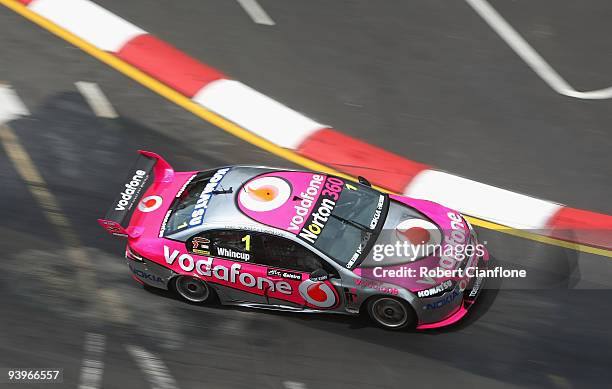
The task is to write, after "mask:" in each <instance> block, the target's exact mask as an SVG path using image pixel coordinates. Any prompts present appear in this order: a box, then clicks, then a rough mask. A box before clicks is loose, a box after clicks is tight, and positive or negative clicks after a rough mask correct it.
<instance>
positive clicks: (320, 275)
mask: <svg viewBox="0 0 612 389" xmlns="http://www.w3.org/2000/svg"><path fill="white" fill-rule="evenodd" d="M310 279H311V280H312V281H326V280H328V279H329V273H328V272H326V271H325V270H323V269H317V270H315V271H313V272H312V273H310Z"/></svg>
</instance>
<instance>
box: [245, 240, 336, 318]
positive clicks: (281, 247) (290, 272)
mask: <svg viewBox="0 0 612 389" xmlns="http://www.w3.org/2000/svg"><path fill="white" fill-rule="evenodd" d="M258 238H259V239H258V241H259V242H258V244H260V245H261V246H260V247H258V250H260V251H261V252H260V255H258V256H257V258H255V262H257V263H258V264H260V265H264V266H265V267H266V269H267V270H266V274H267V276H268V277H269V278H270V279H271V280H272V281H274V282H286V283H287V284H289V286H290V293H286V292H285V293H281V292H279V291H278V290H272V289H270V290H268V292H267V297H268V302H269V303H270V304H277V305H287V304H288V305H289V306H292V307H295V306H301V307H306V308H310V309H332V308H335V307H337V306H338V304H340V295H339V293H338V291H337V290H336V287H335V286H334V285H333V284H332V282H331V281H330V280H329V279H327V280H314V279H311V274H312V273H313V272H314V271H315V270H324V271H325V272H326V273H328V274H329V275H330V277H332V278H334V277H338V274H337V272H336V270H335V269H334V268H333V267H332V266H330V265H329V264H328V263H327V262H325V260H323V259H322V258H320V257H318V256H317V255H316V254H315V253H313V252H312V251H310V250H309V249H308V248H306V247H304V246H302V245H301V244H299V243H298V242H294V241H292V240H290V239H287V238H284V237H281V236H277V235H272V234H264V233H262V234H260V235H259V237H258Z"/></svg>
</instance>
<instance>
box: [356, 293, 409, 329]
mask: <svg viewBox="0 0 612 389" xmlns="http://www.w3.org/2000/svg"><path fill="white" fill-rule="evenodd" d="M367 307H368V314H369V315H370V318H371V319H372V320H373V321H374V322H375V323H376V324H377V325H379V326H381V327H383V328H387V329H390V330H399V329H402V328H406V327H410V326H414V325H416V314H415V313H414V310H413V309H412V308H411V307H409V306H408V305H407V304H406V303H404V302H403V301H401V300H399V299H397V298H393V297H387V296H382V297H375V298H373V299H371V300H370V301H368V306H367Z"/></svg>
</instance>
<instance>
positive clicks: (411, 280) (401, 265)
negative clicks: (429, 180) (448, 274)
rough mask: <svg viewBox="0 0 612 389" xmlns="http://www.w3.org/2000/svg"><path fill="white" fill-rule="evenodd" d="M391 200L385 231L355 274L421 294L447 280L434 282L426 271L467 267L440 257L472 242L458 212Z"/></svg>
mask: <svg viewBox="0 0 612 389" xmlns="http://www.w3.org/2000/svg"><path fill="white" fill-rule="evenodd" d="M390 198H391V202H390V206H389V212H388V214H387V217H386V219H385V223H384V225H383V229H382V231H381V233H380V235H379V236H378V238H377V240H376V242H375V244H374V246H373V248H372V250H371V251H370V252H369V254H368V256H367V257H366V259H365V260H364V261H363V262H362V263H361V264H360V265H359V267H358V268H357V269H355V272H356V273H358V274H359V275H361V276H362V277H364V278H368V279H373V280H378V281H383V282H388V283H392V284H396V285H399V286H402V287H405V288H407V289H409V290H420V289H425V288H427V287H429V286H431V284H432V283H441V282H443V281H444V280H446V279H448V278H438V279H434V280H432V279H431V277H427V276H426V277H423V276H422V274H423V272H424V271H427V270H432V269H435V268H438V267H442V268H444V269H450V270H454V269H458V268H459V267H461V266H463V265H465V263H466V261H452V260H451V261H449V260H448V258H444V259H442V258H441V257H445V256H444V255H442V256H441V255H440V254H443V253H445V252H449V250H451V249H453V248H454V247H456V246H457V245H466V244H469V243H470V242H471V234H470V228H469V227H468V224H467V222H465V220H464V219H463V217H462V216H461V214H460V213H459V212H457V211H454V210H452V209H450V208H447V207H444V206H442V205H440V204H437V203H434V202H431V201H427V200H419V199H413V198H409V197H404V196H394V195H392V196H390ZM419 243H421V245H420V246H421V247H420V248H419ZM436 247H437V251H435V250H434V249H435V248H436ZM385 250H386V251H385ZM409 269H412V270H409ZM390 274H391V275H390Z"/></svg>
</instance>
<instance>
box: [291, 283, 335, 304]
mask: <svg viewBox="0 0 612 389" xmlns="http://www.w3.org/2000/svg"><path fill="white" fill-rule="evenodd" d="M298 290H299V291H300V295H301V296H302V297H303V298H304V300H306V302H308V304H310V305H314V306H316V307H320V308H330V307H333V306H334V305H335V304H336V295H335V294H334V291H333V290H332V289H331V288H330V287H329V285H327V284H325V283H324V282H321V281H311V280H306V281H304V282H302V283H301V284H300V286H299V288H298Z"/></svg>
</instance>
